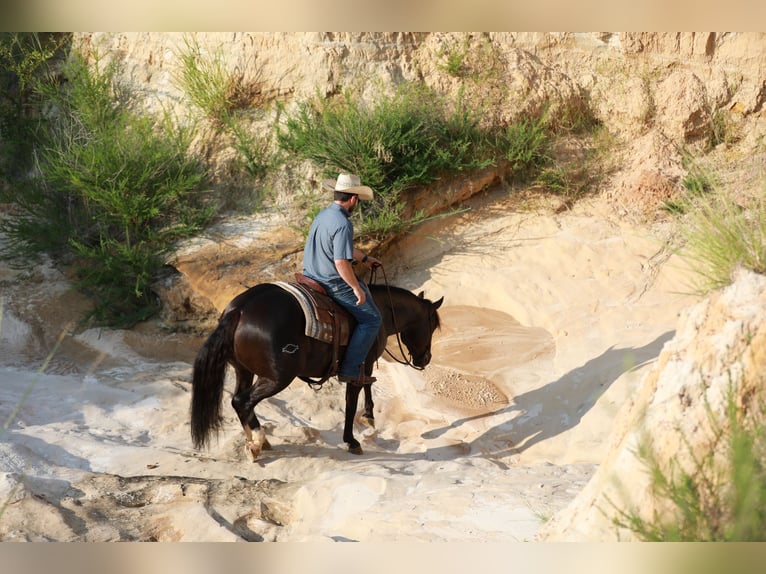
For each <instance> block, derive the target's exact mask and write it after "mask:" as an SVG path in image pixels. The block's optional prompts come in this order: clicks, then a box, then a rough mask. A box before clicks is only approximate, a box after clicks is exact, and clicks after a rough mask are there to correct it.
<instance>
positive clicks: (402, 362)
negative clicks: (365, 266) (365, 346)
mask: <svg viewBox="0 0 766 574" xmlns="http://www.w3.org/2000/svg"><path fill="white" fill-rule="evenodd" d="M378 268H380V270H381V271H382V272H383V282H384V284H385V286H386V293H388V303H389V305H390V306H391V318H392V320H393V323H394V331H395V332H396V343H397V345H398V346H399V352H400V353H401V354H402V357H405V359H403V360H402V359H400V358H399V357H396V356H394V354H393V353H392V352H391V351H389V350H388V346H386V348H385V349H384V350H385V352H386V353H388V356H389V357H391V358H392V359H393V360H394V361H395V362H397V363H399V364H400V365H407V366H408V367H412V368H413V369H415V370H418V371H422V370H424V369H425V367H418V366H416V365H414V364H413V362H412V353H410V352H409V350H407V352H405V350H404V346H403V345H402V339H401V337H400V336H399V327H398V325H397V323H396V311H395V310H394V301H393V298H392V297H391V286H390V285H389V283H388V277H387V276H386V269H385V268H384V267H383V264H382V263H381V264H380V265H376V266H374V267H373V268H372V269H370V283H371V284H372V283H374V281H375V275H376V274H377V271H378ZM408 355H409V358H406V357H407V356H408Z"/></svg>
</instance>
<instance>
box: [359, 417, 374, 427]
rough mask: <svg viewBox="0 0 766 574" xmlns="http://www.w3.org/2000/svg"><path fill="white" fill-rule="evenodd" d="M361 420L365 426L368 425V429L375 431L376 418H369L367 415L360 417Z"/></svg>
mask: <svg viewBox="0 0 766 574" xmlns="http://www.w3.org/2000/svg"><path fill="white" fill-rule="evenodd" d="M359 420H360V421H361V422H363V423H364V424H366V425H367V426H368V427H370V428H373V429H374V428H375V419H374V418H372V417H368V416H366V415H362V416H361V417H359Z"/></svg>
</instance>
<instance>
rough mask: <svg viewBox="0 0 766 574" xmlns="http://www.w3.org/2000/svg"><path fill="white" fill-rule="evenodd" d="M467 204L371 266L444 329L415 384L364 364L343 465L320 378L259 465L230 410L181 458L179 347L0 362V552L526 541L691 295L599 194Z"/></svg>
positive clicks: (182, 356)
mask: <svg viewBox="0 0 766 574" xmlns="http://www.w3.org/2000/svg"><path fill="white" fill-rule="evenodd" d="M473 205H474V209H473V210H472V211H469V212H468V213H465V214H462V215H458V216H452V217H451V218H443V219H439V220H435V221H432V222H430V223H427V224H425V225H423V226H421V227H420V228H418V229H417V230H416V231H415V232H414V233H412V234H410V235H409V236H408V237H407V238H405V239H404V240H402V241H401V242H399V243H398V244H397V245H396V246H394V248H393V249H392V250H391V251H390V252H389V253H387V254H386V256H385V258H384V263H385V264H386V269H387V274H388V277H389V279H390V280H391V281H392V282H393V283H396V284H398V285H400V286H402V287H406V288H409V289H412V290H413V291H419V290H421V289H423V290H425V293H426V297H429V298H431V299H436V298H439V297H441V296H444V298H445V303H444V306H443V307H442V310H441V317H442V322H443V327H442V329H441V330H440V331H439V332H437V334H436V336H435V339H434V345H433V351H434V352H433V355H434V358H433V362H432V364H431V365H430V366H429V367H428V368H427V369H426V370H425V371H423V372H419V371H415V370H412V369H410V368H408V367H406V366H402V365H399V364H397V363H395V362H393V361H391V360H387V359H382V360H381V361H380V363H379V367H378V372H377V376H378V382H377V383H376V384H375V386H374V392H375V403H376V409H375V416H376V428H375V429H371V428H367V427H364V426H363V425H362V424H361V423H359V424H358V427H357V436H358V437H361V438H360V440H361V442H362V446H363V448H364V449H365V454H364V455H362V456H361V457H358V456H353V455H351V454H348V453H347V452H346V451H345V450H344V447H343V444H342V438H341V432H342V409H343V388H342V386H341V385H340V384H338V383H336V382H334V381H331V382H329V383H327V384H326V385H325V387H324V388H323V389H322V390H321V391H319V392H317V391H314V390H312V389H311V388H309V387H308V386H307V385H305V384H303V383H301V382H299V381H298V382H294V383H293V384H292V385H291V386H290V387H289V388H288V389H287V390H286V391H284V392H283V393H281V394H280V395H277V396H276V397H274V398H272V399H269V400H267V401H265V402H264V403H262V404H261V405H260V406H259V407H258V413H259V417H260V418H261V420H262V421H263V422H264V424H265V426H266V429H267V433H268V436H269V440H270V441H271V443H272V445H273V446H274V449H273V450H272V451H268V452H266V453H264V455H263V456H262V457H261V459H260V460H259V461H258V462H257V463H249V462H247V461H246V458H245V457H244V453H243V435H242V432H241V429H240V428H239V425H238V423H237V422H236V421H235V417H234V413H233V410H232V409H231V408H230V407H229V406H228V404H227V405H225V406H224V413H225V416H226V421H225V427H224V431H223V432H222V433H221V435H220V436H219V439H218V441H217V442H214V444H213V447H212V448H211V449H210V451H209V452H196V451H194V450H192V448H191V443H190V439H189V431H188V408H189V397H190V384H189V380H190V372H191V360H192V358H193V355H194V352H196V348H197V346H198V344H199V340H198V339H189V340H188V344H187V345H184V341H183V340H178V339H176V340H174V341H171V342H170V343H167V342H165V341H163V340H162V337H161V336H160V335H159V334H158V333H156V332H150V331H147V332H144V333H135V332H133V333H126V332H120V331H117V332H106V331H96V330H92V331H87V332H85V333H81V334H79V335H77V336H76V339H77V341H76V343H77V345H79V348H83V349H84V348H87V349H91V350H92V355H93V356H94V357H99V359H98V362H97V363H96V362H95V361H88V364H82V363H84V361H82V358H83V357H85V356H86V355H85V354H83V353H80V354H79V355H78V357H80V363H81V364H72V363H66V361H65V360H64V358H63V357H62V358H61V361H60V362H59V363H57V364H54V365H53V367H52V368H53V374H49V375H43V376H41V377H36V376H35V374H34V370H35V365H34V364H32V363H31V362H28V363H26V364H19V361H18V359H12V358H11V355H12V353H0V357H2V364H0V417H2V418H3V420H5V419H6V418H7V417H8V416H9V415H10V414H11V413H12V410H13V408H14V406H15V405H16V404H18V403H19V401H21V400H22V398H23V394H24V393H25V391H26V390H27V389H29V385H30V382H32V381H34V380H36V379H38V382H37V384H36V385H35V386H34V388H33V389H32V391H31V394H30V395H29V397H28V398H26V400H25V401H24V402H23V405H22V407H21V409H20V411H19V412H18V414H16V415H14V420H13V422H12V424H11V425H10V427H9V429H8V431H7V432H6V433H5V435H4V436H3V440H2V443H0V466H1V468H2V473H3V474H2V476H0V478H2V480H1V481H0V499H3V500H5V499H10V500H11V501H12V502H13V503H12V504H10V505H9V506H8V507H7V508H6V511H5V514H4V515H3V517H2V519H0V537H2V539H4V540H18V539H29V540H38V539H54V540H119V539H124V540H211V541H212V540H236V539H245V540H278V541H302V540H361V541H404V540H422V541H450V540H461V541H477V540H489V541H515V540H533V539H534V538H535V535H536V532H537V531H538V529H539V528H540V526H541V525H542V524H543V523H544V522H545V521H546V520H547V519H549V518H550V517H551V516H552V515H553V514H555V513H556V512H557V511H559V510H561V509H562V508H564V507H565V506H566V505H567V504H568V502H569V501H571V500H572V498H573V497H574V496H575V494H577V492H579V491H580V490H581V489H582V488H583V487H584V485H585V484H586V483H587V481H588V480H589V478H590V477H591V476H592V475H593V473H594V471H595V469H596V467H597V464H598V463H599V461H600V460H601V458H602V456H603V454H604V448H605V446H606V443H607V438H608V437H609V434H610V430H611V423H612V421H613V419H614V417H615V414H616V413H617V411H618V410H619V409H620V408H621V406H622V405H623V404H624V403H625V400H626V397H628V396H630V394H631V393H633V392H634V391H635V389H636V388H637V385H638V383H639V381H640V379H641V377H642V375H643V374H644V373H645V372H646V366H647V365H648V364H649V363H650V362H651V361H653V360H654V359H655V358H656V357H657V355H658V354H659V352H660V350H661V348H662V346H663V344H664V343H665V342H667V341H668V340H670V339H671V338H672V337H673V333H674V328H675V324H676V319H677V315H678V313H679V310H680V309H681V308H682V307H684V306H685V305H687V304H689V303H690V302H692V301H694V298H692V297H690V296H688V295H683V294H681V291H683V290H684V289H685V288H686V286H685V277H686V271H685V269H684V266H683V265H682V262H681V261H680V260H679V259H678V258H677V257H676V256H673V255H671V254H670V253H669V252H667V251H666V250H665V249H663V247H662V242H661V241H660V237H659V235H658V233H657V230H650V229H648V228H645V227H640V226H633V225H630V224H627V223H625V222H619V221H618V220H616V219H614V218H612V217H611V216H610V215H609V213H608V211H607V209H606V208H605V207H604V205H603V204H602V203H601V202H600V200H596V199H594V200H590V201H586V202H583V203H581V204H579V205H578V206H577V207H575V208H574V210H573V211H567V212H563V213H560V214H555V213H553V212H552V211H550V210H546V209H541V210H539V211H531V212H530V211H524V212H515V211H514V210H513V209H512V208H511V207H510V206H509V204H507V202H506V200H505V199H504V198H503V196H497V195H495V196H492V197H484V198H483V199H477V200H475V201H474V202H473ZM11 279H12V280H13V282H14V283H12V284H13V285H17V284H19V285H20V279H19V278H18V277H12V278H11ZM9 284H10V283H9ZM23 288H24V289H26V290H27V291H26V292H25V296H26V297H28V296H29V294H30V293H31V292H33V291H34V289H45V288H48V287H46V286H43V285H37V286H33V287H29V286H25V287H23ZM21 299H22V298H21V297H20V295H19V294H18V293H17V294H16V295H12V296H10V297H9V303H7V304H6V309H5V317H4V321H3V325H2V338H0V346H2V347H4V348H6V349H10V348H14V349H18V348H23V347H24V344H25V341H27V339H29V337H31V335H30V334H29V333H28V332H26V331H25V330H24V319H22V315H23V314H22V313H20V312H19V311H18V310H17V307H16V306H18V305H19V301H20V300H21ZM176 337H177V336H176ZM161 350H165V351H166V352H165V353H163V352H161ZM74 363H77V361H75V362H74ZM64 364H69V370H68V372H67V369H65V368H64V367H63V366H62V365H64ZM56 365H58V367H57V366H56ZM231 389H232V381H231V380H229V383H228V385H227V392H226V396H225V398H224V400H225V401H227V402H228V397H229V396H230V395H229V393H230V392H231ZM19 480H21V484H22V488H20V489H17V490H16V491H14V490H13V487H14V485H15V484H16V483H17V482H18V481H19Z"/></svg>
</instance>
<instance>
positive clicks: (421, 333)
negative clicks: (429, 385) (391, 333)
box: [401, 291, 444, 368]
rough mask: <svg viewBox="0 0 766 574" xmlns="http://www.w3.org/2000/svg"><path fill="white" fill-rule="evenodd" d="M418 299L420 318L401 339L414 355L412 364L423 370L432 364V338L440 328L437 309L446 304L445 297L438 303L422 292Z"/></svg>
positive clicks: (408, 328)
mask: <svg viewBox="0 0 766 574" xmlns="http://www.w3.org/2000/svg"><path fill="white" fill-rule="evenodd" d="M418 299H419V301H418V303H419V305H418V316H417V317H416V319H415V320H413V321H411V322H410V323H409V324H408V326H407V328H405V329H403V330H402V333H401V337H402V342H403V343H404V344H405V345H406V346H407V349H408V350H409V352H410V355H412V364H413V365H414V366H416V367H418V368H423V367H425V366H426V365H427V364H428V363H430V362H431V338H432V337H433V333H434V331H435V330H436V328H437V327H438V326H439V313H437V309H438V308H439V307H441V305H442V303H443V302H444V297H442V298H441V299H439V300H438V301H429V300H428V299H425V298H424V297H423V292H422V291H421V292H420V293H419V294H418Z"/></svg>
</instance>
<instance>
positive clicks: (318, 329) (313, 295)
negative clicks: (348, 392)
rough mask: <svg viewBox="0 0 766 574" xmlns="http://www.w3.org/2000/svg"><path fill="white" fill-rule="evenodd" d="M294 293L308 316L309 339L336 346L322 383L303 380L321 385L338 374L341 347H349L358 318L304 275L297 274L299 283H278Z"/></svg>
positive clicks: (307, 333)
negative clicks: (352, 330)
mask: <svg viewBox="0 0 766 574" xmlns="http://www.w3.org/2000/svg"><path fill="white" fill-rule="evenodd" d="M277 285H279V286H280V287H282V288H283V289H285V290H286V291H288V292H290V293H291V294H292V295H293V296H294V297H295V299H296V300H297V301H298V303H299V304H300V306H301V308H302V309H303V313H304V315H305V317H306V331H305V334H306V336H308V337H311V338H314V339H318V340H320V341H323V342H325V343H329V344H331V345H332V361H331V363H330V369H329V371H328V373H327V374H326V375H325V376H324V377H323V378H322V380H321V381H313V380H311V379H306V378H304V377H300V378H301V379H302V380H304V381H306V382H308V383H309V384H315V385H321V384H322V383H324V382H325V381H326V380H327V379H329V378H330V377H331V376H333V375H334V374H335V373H337V371H338V366H339V365H340V358H341V357H340V348H341V347H343V346H346V345H348V341H349V339H350V337H351V329H352V325H353V324H354V319H353V317H352V316H351V314H350V313H349V312H348V311H346V310H345V309H344V308H343V307H341V306H340V305H338V304H337V303H335V301H333V299H332V298H331V297H330V296H329V295H328V294H327V291H325V289H324V287H322V286H321V285H320V284H319V283H317V282H316V281H314V280H313V279H311V278H310V277H306V276H305V275H303V274H302V273H296V274H295V282H294V283H293V282H289V283H287V282H283V281H279V282H277Z"/></svg>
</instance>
